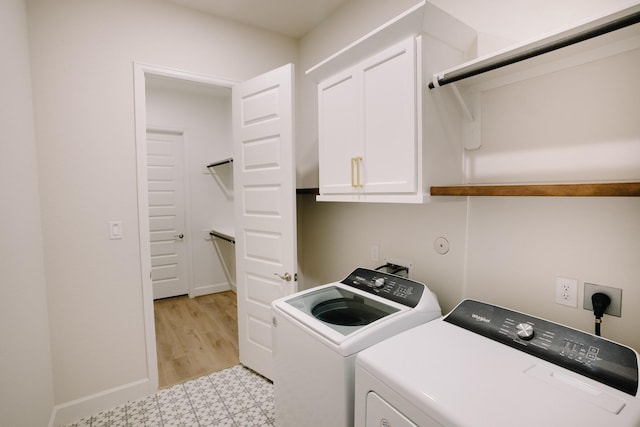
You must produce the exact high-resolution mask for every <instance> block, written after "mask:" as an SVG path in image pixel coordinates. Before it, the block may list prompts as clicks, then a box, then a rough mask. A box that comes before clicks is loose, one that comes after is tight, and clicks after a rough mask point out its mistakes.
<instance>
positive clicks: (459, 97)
mask: <svg viewBox="0 0 640 427" xmlns="http://www.w3.org/2000/svg"><path fill="white" fill-rule="evenodd" d="M449 86H451V90H452V91H453V96H455V97H456V101H458V104H460V108H461V109H462V113H463V114H464V117H465V118H466V119H467V120H468V121H470V122H472V121H474V120H475V119H474V118H473V114H472V113H471V110H469V107H467V103H466V102H465V101H464V98H462V95H461V94H460V91H459V90H458V86H457V85H456V84H455V83H450V84H449Z"/></svg>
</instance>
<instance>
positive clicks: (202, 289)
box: [189, 282, 231, 298]
mask: <svg viewBox="0 0 640 427" xmlns="http://www.w3.org/2000/svg"><path fill="white" fill-rule="evenodd" d="M228 290H231V286H230V285H229V283H227V282H224V283H218V284H215V285H203V286H198V287H195V288H193V289H192V290H191V292H190V293H189V296H190V297H192V298H195V297H199V296H202V295H208V294H215V293H216V292H224V291H228Z"/></svg>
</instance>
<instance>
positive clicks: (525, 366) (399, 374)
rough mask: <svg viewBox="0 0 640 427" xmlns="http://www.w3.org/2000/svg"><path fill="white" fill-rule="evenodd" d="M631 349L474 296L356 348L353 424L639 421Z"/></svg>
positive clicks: (523, 425)
mask: <svg viewBox="0 0 640 427" xmlns="http://www.w3.org/2000/svg"><path fill="white" fill-rule="evenodd" d="M639 397H640V396H639V391H638V353H637V352H636V351H635V350H633V349H631V348H629V347H626V346H623V345H621V344H618V343H615V342H613V341H609V340H606V339H604V338H601V337H597V336H595V335H592V334H588V333H585V332H582V331H579V330H576V329H573V328H570V327H567V326H563V325H559V324H557V323H553V322H550V321H547V320H543V319H539V318H537V317H533V316H530V315H527V314H523V313H520V312H516V311H513V310H509V309H506V308H502V307H497V306H494V305H490V304H486V303H483V302H479V301H474V300H465V301H463V302H462V303H460V304H459V305H458V306H457V307H456V308H455V309H454V310H453V311H452V312H451V313H449V314H448V315H447V316H445V317H443V318H439V319H436V320H434V321H433V322H429V323H427V324H424V325H420V326H417V327H415V328H413V329H411V330H409V331H406V332H403V333H401V334H399V335H397V336H395V337H392V338H390V339H388V340H386V341H384V342H382V343H379V344H376V345H374V346H372V347H370V348H368V349H366V350H364V351H362V352H361V353H359V354H358V358H357V362H356V397H355V399H356V401H355V425H356V427H365V426H366V427H380V426H385V427H386V426H393V427H416V426H420V427H433V426H440V427H441V426H456V427H470V426H473V427H512V426H519V427H538V426H581V427H583V426H589V427H604V426H617V427H638V426H640V399H639Z"/></svg>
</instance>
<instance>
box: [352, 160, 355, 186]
mask: <svg viewBox="0 0 640 427" xmlns="http://www.w3.org/2000/svg"><path fill="white" fill-rule="evenodd" d="M355 162H356V157H352V158H351V186H352V187H356V181H355V179H354V175H353V174H354V172H355V169H356V168H355V167H354V164H355Z"/></svg>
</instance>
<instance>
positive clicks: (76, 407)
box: [49, 378, 158, 427]
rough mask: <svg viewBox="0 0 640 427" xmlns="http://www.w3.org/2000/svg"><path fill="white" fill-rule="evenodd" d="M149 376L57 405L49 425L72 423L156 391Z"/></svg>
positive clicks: (52, 426) (51, 426) (50, 426)
mask: <svg viewBox="0 0 640 427" xmlns="http://www.w3.org/2000/svg"><path fill="white" fill-rule="evenodd" d="M157 391H158V390H157V389H155V388H154V387H153V385H152V383H151V381H150V380H149V379H148V378H145V379H143V380H139V381H134V382H132V383H129V384H125V385H122V386H119V387H115V388H112V389H109V390H105V391H102V392H100V393H95V394H91V395H89V396H85V397H82V398H80V399H76V400H72V401H70V402H66V403H62V404H60V405H56V406H55V407H54V408H53V412H52V413H51V418H50V419H49V427H54V426H59V425H62V424H71V423H73V422H74V421H77V420H79V419H81V418H84V417H88V416H90V415H92V414H95V413H97V412H100V411H105V410H107V409H111V408H114V407H116V406H119V405H123V404H125V403H126V402H128V401H130V400H137V399H140V398H143V397H145V396H148V395H151V394H154V393H156V392H157Z"/></svg>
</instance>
